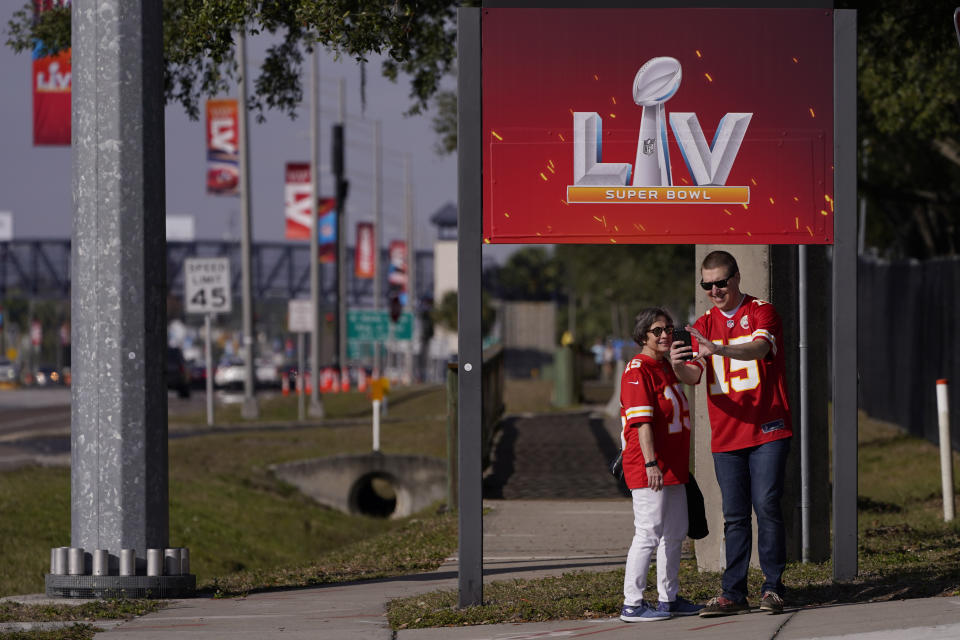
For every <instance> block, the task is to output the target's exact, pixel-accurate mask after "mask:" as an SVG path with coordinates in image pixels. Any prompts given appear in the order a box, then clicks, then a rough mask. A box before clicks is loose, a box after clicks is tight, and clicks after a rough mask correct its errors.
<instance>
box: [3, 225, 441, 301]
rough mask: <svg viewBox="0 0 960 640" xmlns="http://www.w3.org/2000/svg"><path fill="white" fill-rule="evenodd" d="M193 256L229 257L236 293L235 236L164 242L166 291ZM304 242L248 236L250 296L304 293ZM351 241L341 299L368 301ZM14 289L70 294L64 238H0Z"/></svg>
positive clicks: (369, 289)
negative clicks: (344, 296) (356, 274)
mask: <svg viewBox="0 0 960 640" xmlns="http://www.w3.org/2000/svg"><path fill="white" fill-rule="evenodd" d="M193 257H203V258H211V257H227V258H229V259H230V267H231V281H232V284H233V296H234V299H235V300H239V299H240V278H241V276H240V243H239V241H221V240H196V241H193V242H173V241H168V242H167V292H168V295H172V296H175V297H179V298H181V299H182V297H183V261H184V260H185V259H186V258H193ZM309 257H310V247H309V245H307V244H305V243H293V242H254V243H252V245H251V263H252V264H251V266H252V270H251V273H252V278H253V282H252V288H253V296H254V298H255V299H258V300H266V299H275V300H280V299H290V298H306V297H309V296H310V260H309ZM380 264H381V266H385V265H388V264H389V256H388V251H387V250H386V249H382V250H381V258H380ZM352 265H353V247H347V304H348V305H349V306H352V307H357V308H361V307H372V306H373V280H371V279H358V278H356V277H354V272H353V268H352ZM415 269H416V271H415V272H414V274H415V278H416V279H415V284H416V287H417V299H419V298H421V297H423V296H424V295H430V296H432V295H433V252H432V251H417V252H416V260H415ZM381 271H382V273H381V274H380V277H381V279H382V286H381V291H383V292H384V296H385V295H386V291H387V276H386V269H385V268H383V269H381ZM336 292H337V283H336V279H335V269H334V265H333V264H321V265H320V297H321V300H333V299H334V298H335V297H336ZM13 293H19V294H21V295H24V296H26V297H30V298H45V299H68V298H69V297H70V240H69V239H34V240H29V239H26V240H14V241H9V242H0V299H3V298H5V297H6V296H7V295H9V294H13Z"/></svg>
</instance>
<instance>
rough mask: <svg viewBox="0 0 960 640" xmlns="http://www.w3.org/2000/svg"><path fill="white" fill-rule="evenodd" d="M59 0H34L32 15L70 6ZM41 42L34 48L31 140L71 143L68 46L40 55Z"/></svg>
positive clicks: (35, 141)
mask: <svg viewBox="0 0 960 640" xmlns="http://www.w3.org/2000/svg"><path fill="white" fill-rule="evenodd" d="M69 5H70V3H69V2H62V1H60V0H34V4H33V11H34V17H35V18H39V16H40V14H41V13H43V12H44V11H49V10H50V9H53V8H56V7H66V6H69ZM44 52H45V50H44V47H43V43H42V42H37V43H36V46H35V47H34V48H33V144H34V146H67V147H68V146H70V90H71V87H72V72H71V68H70V49H67V50H66V51H61V52H60V53H57V54H55V55H52V56H46V55H43V54H44Z"/></svg>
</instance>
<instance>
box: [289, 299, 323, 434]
mask: <svg viewBox="0 0 960 640" xmlns="http://www.w3.org/2000/svg"><path fill="white" fill-rule="evenodd" d="M314 317H315V316H314V314H313V301H312V300H309V299H297V300H290V301H289V302H288V303H287V328H288V329H289V330H290V331H294V332H296V334H297V417H298V419H299V420H301V421H303V420H306V417H307V414H306V405H305V397H304V396H305V395H306V388H305V387H306V385H304V384H303V381H304V374H305V366H304V363H303V351H304V350H303V335H304V334H305V333H312V332H313V321H314ZM311 364H312V365H313V366H314V369H316V363H315V362H314V363H311ZM313 384H314V385H315V386H314V388H316V387H317V386H319V385H320V380H319V379H316V380H314V381H313Z"/></svg>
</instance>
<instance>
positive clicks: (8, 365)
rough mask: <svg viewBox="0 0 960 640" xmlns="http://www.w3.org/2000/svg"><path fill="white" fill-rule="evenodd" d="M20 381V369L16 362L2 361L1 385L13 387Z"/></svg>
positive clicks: (0, 367) (0, 364) (0, 371)
mask: <svg viewBox="0 0 960 640" xmlns="http://www.w3.org/2000/svg"><path fill="white" fill-rule="evenodd" d="M19 380H20V367H18V366H17V363H16V362H13V361H12V360H7V359H6V358H2V359H0V385H6V386H12V385H15V384H17V382H18V381H19Z"/></svg>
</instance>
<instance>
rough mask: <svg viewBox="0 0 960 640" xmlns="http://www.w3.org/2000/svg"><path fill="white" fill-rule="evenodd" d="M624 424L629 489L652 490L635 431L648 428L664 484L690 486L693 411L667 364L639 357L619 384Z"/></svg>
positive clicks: (628, 365)
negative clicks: (642, 427)
mask: <svg viewBox="0 0 960 640" xmlns="http://www.w3.org/2000/svg"><path fill="white" fill-rule="evenodd" d="M620 420H621V423H622V425H623V433H622V441H621V444H622V445H623V475H624V479H625V481H626V483H627V487H628V488H630V489H642V488H644V487H647V486H648V483H647V473H646V467H645V466H644V465H645V464H646V462H647V461H646V460H645V459H644V457H643V452H642V451H641V450H640V440H639V438H638V435H637V428H638V427H639V426H640V425H642V424H643V423H649V424H650V425H651V427H652V429H653V449H654V453H655V454H656V456H657V463H658V466H659V467H660V470H661V471H662V472H663V484H665V485H668V484H686V483H687V480H688V479H689V475H690V468H689V466H690V406H689V405H688V404H687V398H686V396H685V395H684V393H683V388H682V387H681V385H680V383H679V382H678V381H677V376H676V374H674V372H673V369H672V368H671V367H670V364H669V363H668V362H667V361H666V360H662V361H658V360H655V359H654V358H651V357H649V356H646V355H643V354H639V355H637V356H636V357H635V358H634V359H633V360H631V361H630V362H629V363H628V364H627V367H626V369H624V371H623V376H622V377H621V379H620Z"/></svg>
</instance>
